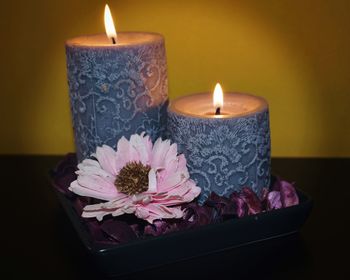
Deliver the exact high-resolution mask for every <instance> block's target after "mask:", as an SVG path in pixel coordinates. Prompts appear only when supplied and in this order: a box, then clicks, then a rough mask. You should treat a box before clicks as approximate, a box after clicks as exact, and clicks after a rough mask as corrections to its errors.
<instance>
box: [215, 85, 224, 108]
mask: <svg viewBox="0 0 350 280" xmlns="http://www.w3.org/2000/svg"><path fill="white" fill-rule="evenodd" d="M213 105H214V109H215V110H216V112H219V113H218V115H220V109H222V107H223V106H224V94H223V92H222V88H221V85H220V84H219V83H217V84H216V86H215V89H214V93H213Z"/></svg>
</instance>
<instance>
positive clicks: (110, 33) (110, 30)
mask: <svg viewBox="0 0 350 280" xmlns="http://www.w3.org/2000/svg"><path fill="white" fill-rule="evenodd" d="M105 28H106V34H107V37H108V38H110V39H112V40H113V42H114V41H115V40H116V38H117V32H116V31H115V27H114V22H113V18H112V14H111V10H110V9H109V7H108V5H107V4H106V6H105Z"/></svg>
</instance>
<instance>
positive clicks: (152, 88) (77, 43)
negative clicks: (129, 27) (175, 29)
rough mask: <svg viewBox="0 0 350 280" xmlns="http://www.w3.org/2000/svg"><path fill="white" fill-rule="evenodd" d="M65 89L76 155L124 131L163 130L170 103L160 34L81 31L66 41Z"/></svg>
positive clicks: (112, 143) (111, 142)
mask: <svg viewBox="0 0 350 280" xmlns="http://www.w3.org/2000/svg"><path fill="white" fill-rule="evenodd" d="M66 55H67V71H68V83H69V93H70V102H71V111H72V120H73V128H74V137H75V145H76V152H77V156H78V160H79V161H81V160H83V159H84V158H87V157H89V156H90V155H91V154H92V153H93V152H95V149H96V147H97V146H101V145H103V144H107V145H109V146H112V147H115V146H116V143H117V140H118V139H119V138H121V137H122V136H125V137H129V136H130V135H131V134H134V133H141V132H143V131H145V132H146V133H147V134H148V135H150V136H151V138H152V140H155V139H156V138H158V137H159V136H162V135H163V133H164V131H165V123H166V108H167V104H168V84H167V66H166V54H165V46H164V39H163V37H162V36H161V35H159V34H155V33H136V32H128V33H118V37H117V44H115V45H113V44H112V43H111V40H110V39H108V38H107V36H106V35H104V34H100V35H92V36H82V37H78V38H74V39H71V40H69V41H67V43H66Z"/></svg>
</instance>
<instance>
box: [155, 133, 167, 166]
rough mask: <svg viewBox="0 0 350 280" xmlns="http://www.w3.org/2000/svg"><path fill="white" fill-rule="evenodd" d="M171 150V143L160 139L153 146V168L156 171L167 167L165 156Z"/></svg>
mask: <svg viewBox="0 0 350 280" xmlns="http://www.w3.org/2000/svg"><path fill="white" fill-rule="evenodd" d="M169 148H170V141H169V140H165V141H163V140H162V139H161V138H158V139H157V141H156V142H155V143H154V145H153V150H152V162H151V166H152V167H153V168H155V169H159V168H164V167H165V156H166V154H167V152H168V150H169Z"/></svg>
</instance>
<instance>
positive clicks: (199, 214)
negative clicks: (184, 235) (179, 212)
mask: <svg viewBox="0 0 350 280" xmlns="http://www.w3.org/2000/svg"><path fill="white" fill-rule="evenodd" d="M184 211H185V216H184V220H185V221H186V222H187V225H188V227H192V226H202V225H207V224H210V223H211V222H213V221H214V220H215V216H216V211H215V209H214V208H212V207H208V206H206V205H203V206H199V205H198V204H196V203H189V204H188V205H187V206H186V207H185V209H184Z"/></svg>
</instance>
